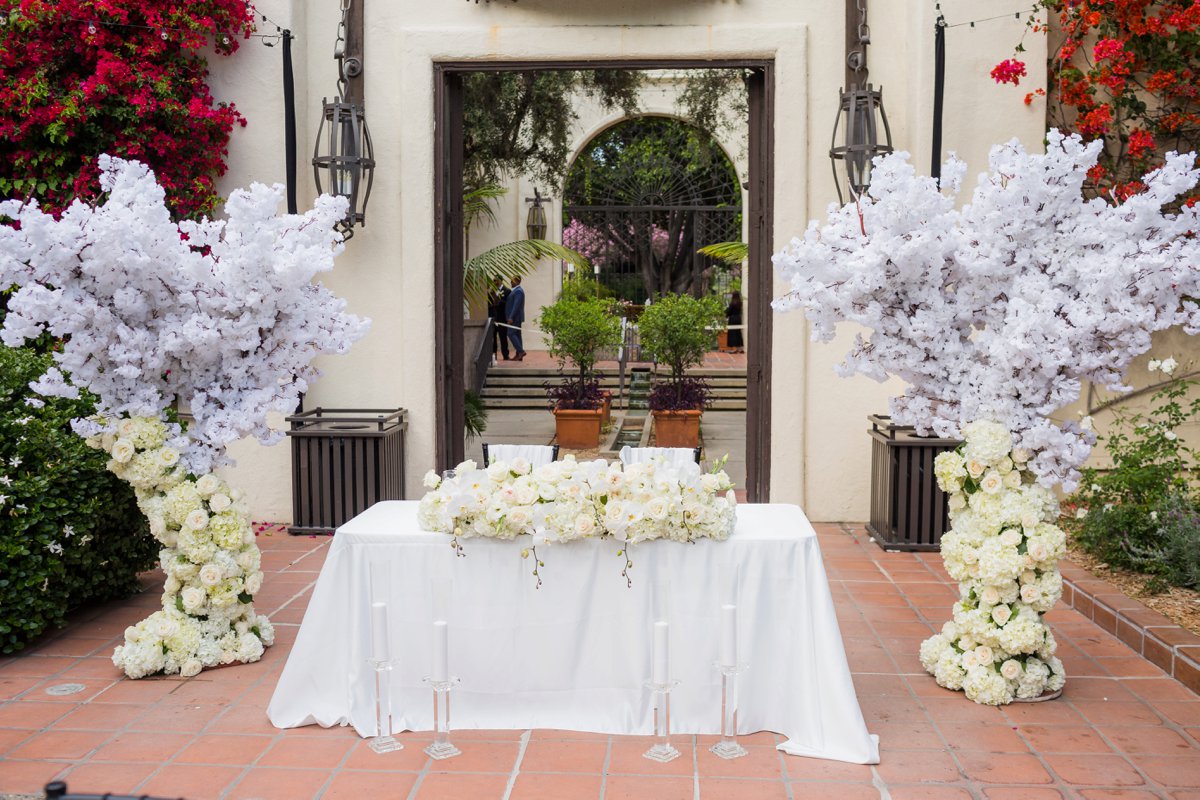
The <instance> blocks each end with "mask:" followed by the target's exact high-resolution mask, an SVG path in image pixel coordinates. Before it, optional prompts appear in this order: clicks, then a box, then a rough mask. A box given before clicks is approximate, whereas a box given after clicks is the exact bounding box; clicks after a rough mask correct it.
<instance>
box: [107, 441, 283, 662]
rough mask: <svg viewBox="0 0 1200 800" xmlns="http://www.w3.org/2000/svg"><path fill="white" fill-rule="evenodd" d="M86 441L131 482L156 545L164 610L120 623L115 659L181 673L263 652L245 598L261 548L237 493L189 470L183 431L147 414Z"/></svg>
mask: <svg viewBox="0 0 1200 800" xmlns="http://www.w3.org/2000/svg"><path fill="white" fill-rule="evenodd" d="M105 427H106V428H107V427H109V426H105ZM87 442H88V444H89V445H91V446H93V447H98V448H100V449H103V450H104V451H106V452H107V453H109V454H110V455H111V456H112V458H111V459H110V460H109V462H108V468H109V469H110V470H111V471H112V472H113V473H115V474H116V475H117V476H118V477H120V478H122V479H124V480H126V481H128V482H129V483H130V484H131V485H132V486H133V488H134V491H135V492H136V494H137V502H138V508H140V509H141V510H142V513H144V514H145V515H146V518H147V519H148V520H149V521H150V532H151V533H152V534H153V535H154V538H156V539H158V541H160V542H162V544H163V545H164V548H163V550H162V552H161V553H159V562H160V564H161V565H162V568H163V572H165V573H166V574H167V580H166V584H165V585H164V586H163V595H162V603H163V609H162V611H156V612H155V613H154V614H151V615H150V616H149V617H148V618H146V619H144V620H142V621H141V622H139V623H138V624H137V625H133V626H131V627H129V628H126V629H125V644H123V645H121V646H119V647H117V649H116V651H115V652H114V653H113V663H114V664H115V665H117V666H118V667H120V668H121V669H123V670H124V671H125V674H126V675H128V676H129V677H131V678H141V677H144V676H146V675H153V674H155V673H158V672H162V673H166V674H168V675H171V674H174V673H177V672H178V673H181V674H183V675H184V676H185V677H189V676H192V675H195V674H197V673H198V672H200V670H201V669H203V668H204V667H214V666H217V665H219V664H231V663H233V662H235V661H241V662H250V661H257V660H258V659H259V658H261V657H262V654H263V647H264V646H267V645H270V644H272V643H273V642H274V641H275V631H274V628H273V627H272V626H271V622H270V620H268V619H267V618H266V617H265V616H262V615H260V614H257V613H256V612H255V610H254V606H253V604H252V600H253V597H254V594H255V593H256V592H258V590H259V589H260V588H262V582H263V574H262V570H261V568H260V561H261V554H260V553H259V550H258V545H257V544H256V543H255V540H254V531H253V528H252V527H251V525H250V521H249V519H248V517H247V514H246V510H245V508H244V507H243V505H242V504H241V503H240V502H239V501H240V496H239V494H238V493H237V492H231V491H230V490H229V487H228V486H226V485H225V484H224V482H222V481H221V479H219V478H218V477H217V476H216V475H213V474H212V473H207V474H205V475H202V476H201V477H199V478H193V477H190V476H188V475H187V470H186V468H185V467H184V466H183V463H182V462H181V461H180V450H179V448H180V447H182V446H186V443H187V440H186V438H185V437H183V436H182V435H181V432H180V430H179V427H178V426H177V425H176V426H170V427H168V426H167V425H166V424H165V423H163V422H162V421H161V420H159V419H157V418H155V417H133V418H127V419H123V420H121V421H120V422H119V423H117V425H116V433H105V434H103V435H100V436H92V437H89V438H88V440H87Z"/></svg>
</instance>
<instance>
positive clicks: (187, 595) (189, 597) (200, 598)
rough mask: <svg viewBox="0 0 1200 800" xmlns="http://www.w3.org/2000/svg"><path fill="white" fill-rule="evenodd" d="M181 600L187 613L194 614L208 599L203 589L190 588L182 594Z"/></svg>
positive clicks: (197, 587)
mask: <svg viewBox="0 0 1200 800" xmlns="http://www.w3.org/2000/svg"><path fill="white" fill-rule="evenodd" d="M179 596H180V598H182V600H183V608H184V610H185V611H188V612H192V611H195V610H197V609H199V608H200V607H201V606H203V605H204V600H205V599H206V598H207V597H208V595H207V594H206V593H205V591H204V590H203V589H201V588H200V587H199V586H189V587H187V588H186V589H184V590H183V591H182V592H180V595H179Z"/></svg>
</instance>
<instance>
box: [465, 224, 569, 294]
mask: <svg viewBox="0 0 1200 800" xmlns="http://www.w3.org/2000/svg"><path fill="white" fill-rule="evenodd" d="M543 258H556V259H560V260H562V261H566V262H567V263H568V264H574V265H575V268H576V269H578V270H583V271H591V269H592V265H591V263H590V262H589V261H588V260H587V259H586V258H585V257H584V256H583V255H581V254H579V253H577V252H575V251H574V250H572V249H571V248H569V247H563V246H562V245H561V244H556V243H555V242H548V241H546V240H545V239H518V240H517V241H515V242H506V243H504V244H499V245H496V246H495V247H493V248H492V249H491V250H486V251H484V252H482V253H480V254H479V255H477V256H473V257H472V258H470V259H468V260H467V262H466V263H465V264H464V265H463V294H464V295H466V297H467V299H468V300H470V301H471V302H480V303H485V302H487V295H488V292H489V291H490V290H491V288H492V280H493V279H495V278H499V279H500V280H502V281H504V282H505V283H508V282H510V281H511V280H512V279H513V278H515V277H517V276H522V277H524V276H525V275H528V274H529V273H530V272H533V271H534V270H535V269H537V265H538V261H540V260H541V259H543Z"/></svg>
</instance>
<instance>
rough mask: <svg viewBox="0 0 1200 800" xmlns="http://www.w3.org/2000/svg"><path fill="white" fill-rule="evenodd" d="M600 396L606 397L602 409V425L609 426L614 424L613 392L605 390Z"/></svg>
mask: <svg viewBox="0 0 1200 800" xmlns="http://www.w3.org/2000/svg"><path fill="white" fill-rule="evenodd" d="M600 394H601V395H602V396H603V397H604V405H603V406H602V407H601V410H602V411H603V412H604V416H603V417H602V418H601V420H600V424H601V425H607V424H609V423H610V422H612V392H610V391H608V390H607V389H603V390H601V392H600Z"/></svg>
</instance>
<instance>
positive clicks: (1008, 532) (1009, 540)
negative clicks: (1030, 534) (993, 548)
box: [1000, 528, 1023, 547]
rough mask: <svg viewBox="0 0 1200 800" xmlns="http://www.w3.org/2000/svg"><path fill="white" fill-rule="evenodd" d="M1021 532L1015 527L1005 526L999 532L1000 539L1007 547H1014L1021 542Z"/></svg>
mask: <svg viewBox="0 0 1200 800" xmlns="http://www.w3.org/2000/svg"><path fill="white" fill-rule="evenodd" d="M1022 538H1023V537H1022V534H1021V532H1020V531H1019V530H1017V529H1016V528H1005V529H1004V532H1003V533H1001V534H1000V541H1001V542H1003V543H1004V544H1005V545H1006V546H1008V547H1016V546H1017V545H1019V544H1020V543H1021V539H1022Z"/></svg>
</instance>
